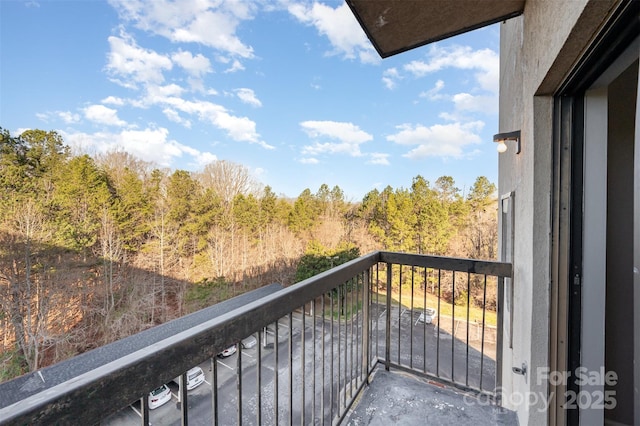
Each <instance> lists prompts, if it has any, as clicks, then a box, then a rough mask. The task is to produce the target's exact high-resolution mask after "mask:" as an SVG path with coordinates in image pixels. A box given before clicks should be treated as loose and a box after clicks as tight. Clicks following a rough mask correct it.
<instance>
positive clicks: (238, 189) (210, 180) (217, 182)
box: [197, 160, 261, 206]
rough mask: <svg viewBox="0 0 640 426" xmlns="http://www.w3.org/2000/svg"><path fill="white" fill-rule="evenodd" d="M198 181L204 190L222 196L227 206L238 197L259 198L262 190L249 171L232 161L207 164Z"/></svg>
mask: <svg viewBox="0 0 640 426" xmlns="http://www.w3.org/2000/svg"><path fill="white" fill-rule="evenodd" d="M197 179H198V180H199V181H200V183H201V184H202V186H203V187H204V188H211V189H213V190H214V191H215V192H216V193H217V194H218V195H220V197H221V198H222V199H223V200H224V202H225V204H226V205H227V206H230V205H231V202H232V201H233V199H234V198H235V197H236V195H239V194H242V195H249V194H253V195H255V196H258V195H259V192H260V190H261V186H260V184H259V183H258V182H257V181H256V180H255V179H254V178H253V177H252V176H251V173H250V172H249V169H247V168H246V167H245V166H243V165H242V164H237V163H234V162H231V161H225V160H220V161H215V162H213V163H209V164H207V165H206V166H205V167H204V170H203V171H202V172H200V173H198V174H197Z"/></svg>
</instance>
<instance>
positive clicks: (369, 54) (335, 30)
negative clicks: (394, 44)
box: [288, 2, 380, 63]
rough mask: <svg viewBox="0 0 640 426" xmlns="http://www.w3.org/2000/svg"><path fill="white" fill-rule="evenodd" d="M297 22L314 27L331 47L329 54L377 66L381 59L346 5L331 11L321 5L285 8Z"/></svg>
mask: <svg viewBox="0 0 640 426" xmlns="http://www.w3.org/2000/svg"><path fill="white" fill-rule="evenodd" d="M288 10H289V13H291V14H292V15H293V16H294V17H295V18H296V19H298V20H299V21H300V22H302V23H304V24H307V25H312V26H314V27H315V28H316V29H317V30H318V32H319V33H320V34H321V35H324V36H326V37H327V38H328V39H329V42H330V43H331V45H332V46H333V51H331V52H328V53H329V54H330V55H336V54H342V55H343V57H345V58H347V59H355V58H358V59H359V60H360V62H363V63H379V62H380V58H379V57H378V55H377V53H376V52H375V50H374V48H373V46H372V45H371V43H370V42H369V40H368V39H367V36H366V35H365V33H364V31H363V30H362V28H361V27H360V25H359V24H358V21H356V19H355V17H354V16H353V13H352V12H351V9H349V6H348V5H347V3H346V2H344V3H342V5H340V6H338V7H336V8H335V9H333V8H332V7H330V6H327V5H325V4H323V3H318V2H313V4H312V5H310V6H309V5H306V4H301V3H295V4H291V5H289V7H288Z"/></svg>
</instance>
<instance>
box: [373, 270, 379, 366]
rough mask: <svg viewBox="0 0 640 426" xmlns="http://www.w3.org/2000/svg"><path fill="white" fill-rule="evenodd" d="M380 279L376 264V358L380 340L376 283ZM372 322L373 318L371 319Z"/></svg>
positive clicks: (376, 286)
mask: <svg viewBox="0 0 640 426" xmlns="http://www.w3.org/2000/svg"><path fill="white" fill-rule="evenodd" d="M379 278H380V263H376V283H375V288H376V318H375V320H376V357H378V354H379V353H380V352H379V351H378V349H379V344H378V341H379V340H380V333H379V331H380V327H379V326H378V325H379V321H378V320H379V319H380V312H379V310H380V292H379V291H378V281H379ZM371 319H372V320H373V318H371Z"/></svg>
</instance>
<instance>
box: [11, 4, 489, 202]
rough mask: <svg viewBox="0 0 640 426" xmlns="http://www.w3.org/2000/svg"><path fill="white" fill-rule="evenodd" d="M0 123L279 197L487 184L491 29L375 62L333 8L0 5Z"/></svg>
mask: <svg viewBox="0 0 640 426" xmlns="http://www.w3.org/2000/svg"><path fill="white" fill-rule="evenodd" d="M0 27H1V28H0V126H2V127H3V128H6V129H8V130H9V131H10V132H11V133H12V134H13V135H18V134H19V133H21V132H22V131H24V130H25V129H33V128H39V129H44V130H57V131H58V132H59V133H60V134H62V135H63V137H64V139H65V141H66V142H67V143H68V144H69V145H71V146H72V147H74V149H75V152H87V153H90V154H94V153H101V152H105V151H108V150H114V149H120V150H126V151H128V152H130V153H132V154H134V155H136V156H138V157H140V158H142V159H144V160H147V161H152V162H154V163H156V164H158V165H159V166H162V167H170V168H172V169H186V170H192V171H197V170H200V169H202V167H203V166H204V165H205V164H207V163H208V162H211V161H215V160H227V161H232V162H235V163H239V164H242V165H244V166H245V167H247V168H248V170H250V172H251V174H252V175H253V177H255V179H256V180H258V181H259V182H261V183H262V184H264V185H269V186H271V187H272V189H273V190H274V191H275V192H276V193H278V194H282V195H286V196H290V197H296V196H298V195H299V194H300V193H301V192H302V191H303V190H304V189H305V188H309V189H311V191H312V192H316V191H317V189H318V188H319V186H320V185H321V184H323V183H326V184H328V185H329V186H330V187H333V186H334V185H339V186H340V187H341V188H342V189H343V190H344V192H345V195H346V196H347V198H348V199H349V200H351V201H360V200H361V199H362V197H363V196H364V195H365V194H366V193H367V192H368V191H370V190H372V189H374V188H378V189H380V190H382V189H383V188H384V187H385V186H387V185H391V186H392V187H394V188H399V187H405V188H406V187H410V185H411V180H412V178H413V177H414V176H416V175H422V176H424V177H425V178H426V179H427V180H429V181H430V182H431V183H434V182H435V180H436V179H437V178H438V177H440V176H442V175H450V176H453V178H454V179H455V181H456V183H457V186H458V187H459V188H460V189H465V190H468V188H469V186H470V185H472V184H473V182H474V180H475V178H476V177H478V176H480V175H484V176H487V177H488V178H489V179H490V180H491V181H493V182H495V181H496V178H497V156H498V154H497V152H496V150H495V144H494V143H493V142H492V141H491V140H492V135H493V134H494V133H497V129H498V125H497V123H498V115H497V110H498V99H497V96H498V68H499V65H498V48H499V27H498V26H497V25H493V26H489V27H486V28H483V29H480V30H476V31H474V32H471V33H467V34H464V35H461V36H458V37H454V38H451V39H449V40H445V41H442V42H439V43H436V44H433V45H429V46H424V47H421V48H418V49H414V50H412V51H409V52H405V53H401V54H399V55H396V56H393V57H391V58H387V59H384V60H383V59H381V58H380V57H379V56H378V54H377V53H376V52H375V50H374V49H373V47H372V45H371V43H370V42H369V41H368V39H367V38H366V36H365V34H364V32H363V31H362V29H361V28H360V26H359V25H358V24H357V22H356V20H355V18H354V17H353V15H352V13H351V11H350V10H349V8H348V6H347V5H346V4H345V3H344V2H343V1H337V0H324V1H294V0H282V1H276V0H265V1H260V0H255V1H248V0H236V1H223V0H184V1H181V0H172V1H168V0H149V1H141V0H110V1H97V0H96V1H81V0H78V1H64V0H57V1H53V0H52V1H17V0H9V1H6V0H3V1H1V2H0Z"/></svg>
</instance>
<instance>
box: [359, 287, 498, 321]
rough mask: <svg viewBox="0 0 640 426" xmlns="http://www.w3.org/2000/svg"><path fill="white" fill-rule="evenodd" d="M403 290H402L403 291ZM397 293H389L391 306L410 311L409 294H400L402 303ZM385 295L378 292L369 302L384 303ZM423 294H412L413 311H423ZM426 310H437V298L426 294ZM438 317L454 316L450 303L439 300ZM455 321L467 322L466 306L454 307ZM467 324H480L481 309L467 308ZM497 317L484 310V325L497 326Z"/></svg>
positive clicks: (475, 307) (383, 292) (493, 312)
mask: <svg viewBox="0 0 640 426" xmlns="http://www.w3.org/2000/svg"><path fill="white" fill-rule="evenodd" d="M403 290H404V289H403ZM399 296H400V295H399V293H398V292H397V291H392V292H391V305H392V306H395V307H398V305H400V304H402V306H404V307H405V308H407V309H411V292H410V291H408V292H405V291H403V292H402V301H400V300H399ZM386 297H387V293H386V292H385V291H378V296H377V298H376V293H372V294H371V300H372V301H373V302H376V301H377V302H378V303H386ZM424 307H425V303H424V293H422V292H419V294H416V292H414V294H413V309H414V310H421V309H424ZM426 307H427V308H433V309H438V298H437V297H436V296H435V295H433V294H429V293H427V303H426ZM439 311H440V315H441V316H448V317H451V316H453V314H454V306H452V304H451V303H448V302H445V301H444V300H440V309H439ZM455 319H456V320H460V321H467V306H466V304H465V305H455ZM468 320H469V322H477V323H482V309H481V308H478V307H477V306H469V318H468ZM497 323H498V316H497V314H496V312H495V311H491V310H488V309H487V310H486V312H485V324H486V325H493V326H495V325H497Z"/></svg>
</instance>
